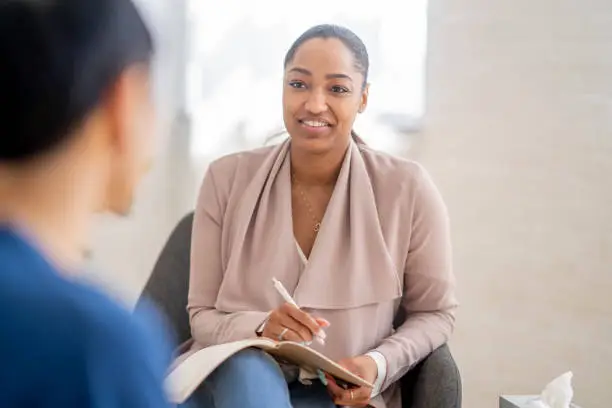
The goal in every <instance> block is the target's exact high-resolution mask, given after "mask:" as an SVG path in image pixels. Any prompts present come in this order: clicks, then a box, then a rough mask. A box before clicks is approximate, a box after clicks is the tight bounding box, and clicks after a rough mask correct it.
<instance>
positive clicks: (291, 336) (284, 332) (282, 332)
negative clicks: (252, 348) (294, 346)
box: [272, 326, 303, 343]
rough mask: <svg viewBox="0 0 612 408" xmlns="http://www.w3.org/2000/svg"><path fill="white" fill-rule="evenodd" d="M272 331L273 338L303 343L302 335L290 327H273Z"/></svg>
mask: <svg viewBox="0 0 612 408" xmlns="http://www.w3.org/2000/svg"><path fill="white" fill-rule="evenodd" d="M272 333H273V337H272V338H273V340H278V341H294V342H296V343H301V342H302V341H303V340H302V338H301V337H300V335H299V334H298V333H296V332H295V331H294V330H292V329H291V328H289V327H285V326H276V327H274V328H273V329H272Z"/></svg>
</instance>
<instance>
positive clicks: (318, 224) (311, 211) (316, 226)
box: [291, 173, 321, 234]
mask: <svg viewBox="0 0 612 408" xmlns="http://www.w3.org/2000/svg"><path fill="white" fill-rule="evenodd" d="M291 180H292V181H293V184H294V185H295V186H296V187H297V189H298V193H300V196H301V197H302V201H304V204H306V209H307V210H308V213H309V214H310V216H311V217H312V220H313V221H314V226H313V228H312V229H313V231H314V232H315V234H317V233H318V232H319V230H320V229H321V221H319V219H318V218H317V216H316V215H315V212H314V209H313V208H312V204H311V203H310V200H309V199H308V197H306V193H305V192H304V189H302V187H301V186H300V183H298V181H297V179H296V178H295V174H293V173H292V174H291Z"/></svg>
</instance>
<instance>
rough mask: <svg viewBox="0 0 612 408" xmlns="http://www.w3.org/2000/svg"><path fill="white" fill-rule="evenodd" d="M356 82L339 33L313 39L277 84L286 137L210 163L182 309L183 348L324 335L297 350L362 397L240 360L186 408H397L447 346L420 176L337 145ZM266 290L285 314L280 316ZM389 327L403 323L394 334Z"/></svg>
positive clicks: (438, 240) (352, 55)
mask: <svg viewBox="0 0 612 408" xmlns="http://www.w3.org/2000/svg"><path fill="white" fill-rule="evenodd" d="M368 71H369V57H368V52H367V50H366V47H365V46H364V44H363V42H362V41H361V40H360V39H359V37H357V36H356V35H355V34H354V33H353V32H351V31H350V30H348V29H346V28H343V27H338V26H334V25H319V26H315V27H313V28H311V29H309V30H307V31H306V32H305V33H304V34H302V35H301V36H300V37H299V38H298V39H297V40H296V41H295V43H294V44H293V46H292V47H291V48H290V50H289V52H288V53H287V56H286V58H285V63H284V79H283V98H282V101H283V119H284V123H285V126H286V128H287V131H288V133H289V138H288V139H287V140H285V141H283V142H281V143H280V144H278V145H276V146H270V147H265V148H260V149H257V150H250V151H245V152H241V153H238V154H232V155H229V156H225V157H223V158H221V159H219V160H217V161H215V162H214V163H212V164H211V165H210V167H209V169H208V171H207V174H206V176H205V178H204V181H203V183H202V187H201V190H200V197H199V199H198V204H197V207H196V211H195V217H194V225H193V236H192V244H191V248H192V254H191V273H190V288H189V301H188V309H189V315H190V322H191V329H192V330H191V332H192V334H193V337H194V340H195V342H194V347H195V348H196V349H197V348H201V347H207V346H211V345H216V344H221V343H226V342H230V341H235V340H243V339H247V338H250V337H254V336H263V337H267V338H269V339H272V340H289V341H295V342H306V343H310V342H311V340H312V338H313V336H314V335H318V336H320V333H321V330H322V329H323V328H324V329H325V333H326V340H325V342H324V343H323V344H320V343H312V345H311V347H313V348H314V349H316V350H317V351H319V352H321V353H323V354H325V355H327V356H328V357H330V358H332V359H335V360H337V361H338V362H339V364H341V365H343V366H344V367H345V368H347V369H348V370H350V371H352V372H354V373H355V374H357V375H359V376H361V377H362V378H364V379H365V380H366V381H367V382H368V383H370V384H373V388H368V387H360V388H354V389H344V388H342V387H339V386H338V385H337V384H336V383H335V382H334V381H333V380H331V379H327V380H326V379H325V377H322V378H321V377H319V376H317V375H316V374H313V373H310V372H308V371H306V370H304V369H302V368H300V367H294V366H287V365H285V364H283V362H281V361H276V360H275V359H274V358H273V357H271V356H270V355H267V354H265V353H264V352H260V351H253V350H249V351H247V352H244V353H241V354H238V355H236V356H235V357H233V358H232V359H230V360H228V361H227V362H226V363H224V364H223V365H221V366H220V367H219V368H218V369H217V370H216V371H215V372H214V373H213V374H212V375H211V376H210V377H208V378H207V380H206V382H205V385H204V386H203V387H202V389H201V390H199V392H198V393H196V394H195V396H194V398H195V399H196V401H193V402H194V403H195V404H196V406H198V404H199V406H200V407H212V406H214V407H215V408H226V407H227V408H229V407H238V406H239V407H243V408H250V407H253V408H254V407H260V406H266V407H271V408H288V407H294V408H315V407H320V408H331V407H335V406H336V405H341V406H360V407H362V406H367V405H371V406H374V407H376V408H385V407H388V408H398V407H400V406H401V396H400V393H399V389H398V387H397V382H398V380H399V379H400V378H401V377H402V376H403V375H404V374H406V372H408V371H409V370H410V369H411V368H412V367H414V366H415V365H416V364H417V363H418V362H419V361H421V360H422V359H423V358H425V357H426V356H427V355H428V354H429V353H431V352H432V351H433V350H435V349H437V348H438V347H439V346H441V345H442V344H444V343H445V342H446V341H447V339H448V337H449V336H450V334H451V332H452V329H453V327H454V309H455V307H456V301H455V297H454V277H453V274H452V270H451V259H450V243H449V236H450V234H449V228H448V218H447V215H446V208H445V206H444V203H443V202H442V199H441V197H440V194H439V193H438V191H437V189H436V188H435V186H434V185H433V183H432V181H431V179H430V178H429V176H428V175H427V173H426V171H425V170H424V169H423V168H422V167H421V166H419V165H418V164H416V163H414V162H410V161H407V160H403V159H401V158H397V157H393V156H390V155H387V154H384V153H381V152H379V151H376V150H374V149H372V148H370V147H368V146H367V145H366V144H364V143H363V142H362V141H361V139H359V138H358V137H356V135H355V133H354V132H353V124H354V122H355V119H356V117H357V116H358V115H359V114H360V113H361V112H363V111H364V110H365V108H366V106H367V102H368V91H369V86H368V83H367V78H368ZM373 137H376V135H373ZM273 278H278V280H279V281H281V282H282V283H283V285H284V286H285V287H286V288H287V289H288V291H289V292H290V294H291V295H292V296H293V298H294V299H295V301H296V302H297V304H299V305H300V307H301V308H300V309H298V308H296V307H294V306H292V305H289V304H283V303H282V299H280V298H279V297H278V296H276V292H275V291H274V288H273V287H272V285H271V284H270V283H269V282H270V281H271V280H272V279H273ZM397 315H402V316H408V317H407V318H406V319H405V321H404V323H403V324H402V325H401V326H400V327H399V328H398V329H397V330H394V326H393V324H394V321H395V320H396V316H397ZM236 390H241V392H236ZM210 401H214V405H209V404H208V402H210Z"/></svg>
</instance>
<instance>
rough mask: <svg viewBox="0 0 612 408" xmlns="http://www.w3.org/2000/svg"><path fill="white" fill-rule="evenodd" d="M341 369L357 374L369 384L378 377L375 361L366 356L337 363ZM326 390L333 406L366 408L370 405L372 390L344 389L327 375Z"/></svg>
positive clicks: (366, 388)
mask: <svg viewBox="0 0 612 408" xmlns="http://www.w3.org/2000/svg"><path fill="white" fill-rule="evenodd" d="M338 364H340V365H341V366H342V367H344V368H346V369H347V370H349V371H350V372H352V373H354V374H357V375H358V376H359V377H361V378H363V379H364V380H366V381H367V382H369V383H370V384H373V383H374V381H376V377H378V367H377V366H376V361H374V359H373V358H371V357H368V356H357V357H353V358H347V359H345V360H342V361H339V362H338ZM327 390H328V391H329V393H330V394H331V396H332V398H333V399H334V404H336V405H340V406H348V407H366V406H368V404H369V403H370V399H371V398H370V397H371V395H372V388H370V387H358V388H349V389H346V390H345V389H344V388H342V387H340V386H339V385H338V384H336V382H335V381H334V379H333V377H331V376H329V375H327Z"/></svg>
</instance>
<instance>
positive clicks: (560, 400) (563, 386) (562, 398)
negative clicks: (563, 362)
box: [529, 371, 574, 408]
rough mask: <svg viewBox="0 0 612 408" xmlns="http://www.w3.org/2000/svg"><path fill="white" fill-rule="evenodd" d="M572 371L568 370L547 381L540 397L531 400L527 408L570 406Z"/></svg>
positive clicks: (560, 407)
mask: <svg viewBox="0 0 612 408" xmlns="http://www.w3.org/2000/svg"><path fill="white" fill-rule="evenodd" d="M572 376H573V374H572V372H571V371H568V372H567V373H565V374H562V375H560V376H559V377H557V378H555V379H554V380H552V381H551V382H549V383H548V384H547V385H546V387H544V390H542V394H540V398H538V399H537V400H534V401H532V403H531V404H530V405H529V408H570V407H572V404H571V403H572V398H573V397H574V389H573V388H572Z"/></svg>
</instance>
